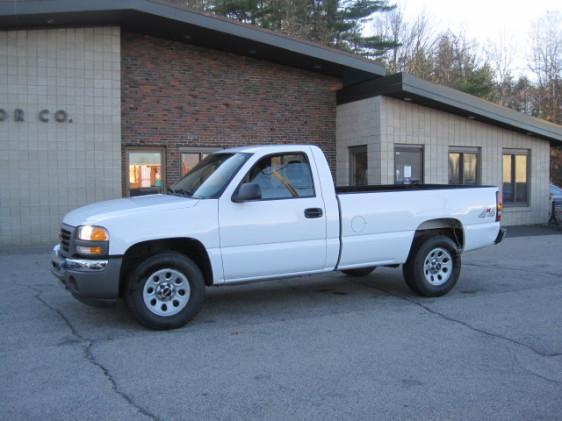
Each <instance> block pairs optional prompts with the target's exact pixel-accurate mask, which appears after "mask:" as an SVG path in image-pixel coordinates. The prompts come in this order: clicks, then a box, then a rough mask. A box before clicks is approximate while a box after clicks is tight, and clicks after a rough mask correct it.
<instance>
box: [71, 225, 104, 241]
mask: <svg viewBox="0 0 562 421" xmlns="http://www.w3.org/2000/svg"><path fill="white" fill-rule="evenodd" d="M78 239H79V240H83V241H109V233H108V232H107V230H106V229H105V228H102V227H96V226H93V225H82V226H80V227H78Z"/></svg>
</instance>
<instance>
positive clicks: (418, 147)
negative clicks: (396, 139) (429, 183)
mask: <svg viewBox="0 0 562 421" xmlns="http://www.w3.org/2000/svg"><path fill="white" fill-rule="evenodd" d="M402 150H404V151H412V150H416V151H421V164H420V169H421V175H420V182H419V183H418V185H421V184H425V145H424V144H419V143H416V144H408V143H395V144H394V151H393V155H394V156H393V161H392V165H393V167H394V171H393V172H394V174H393V182H394V184H404V183H398V180H397V179H396V152H401V151H402Z"/></svg>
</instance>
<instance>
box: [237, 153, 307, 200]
mask: <svg viewBox="0 0 562 421" xmlns="http://www.w3.org/2000/svg"><path fill="white" fill-rule="evenodd" d="M242 182H243V183H255V184H258V185H259V186H260V189H261V194H262V200H273V199H291V198H302V197H314V195H315V193H314V183H313V181H312V172H311V170H310V164H309V162H308V159H307V157H306V155H305V154H303V153H290V154H279V155H270V156H266V157H264V158H262V159H260V160H259V161H258V162H257V163H256V164H255V165H254V166H253V167H252V169H251V170H250V171H249V172H248V174H246V176H245V177H244V180H243V181H242Z"/></svg>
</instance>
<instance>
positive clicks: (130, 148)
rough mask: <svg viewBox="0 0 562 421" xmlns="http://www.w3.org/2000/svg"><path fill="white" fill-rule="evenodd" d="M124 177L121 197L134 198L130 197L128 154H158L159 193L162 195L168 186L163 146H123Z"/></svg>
mask: <svg viewBox="0 0 562 421" xmlns="http://www.w3.org/2000/svg"><path fill="white" fill-rule="evenodd" d="M124 151H125V177H124V179H123V183H122V187H123V196H124V197H136V196H131V187H130V182H129V153H130V152H148V153H151V152H152V153H154V152H158V153H159V154H160V156H161V159H162V160H161V162H160V181H161V186H160V191H159V193H161V194H163V193H165V192H166V190H167V188H168V185H167V177H166V172H167V169H168V166H167V161H166V147H165V146H125V148H124ZM148 194H158V193H148Z"/></svg>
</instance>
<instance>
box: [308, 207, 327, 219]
mask: <svg viewBox="0 0 562 421" xmlns="http://www.w3.org/2000/svg"><path fill="white" fill-rule="evenodd" d="M322 215H324V212H322V209H321V208H308V209H305V210H304V217H305V218H308V219H312V218H321V217H322Z"/></svg>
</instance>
